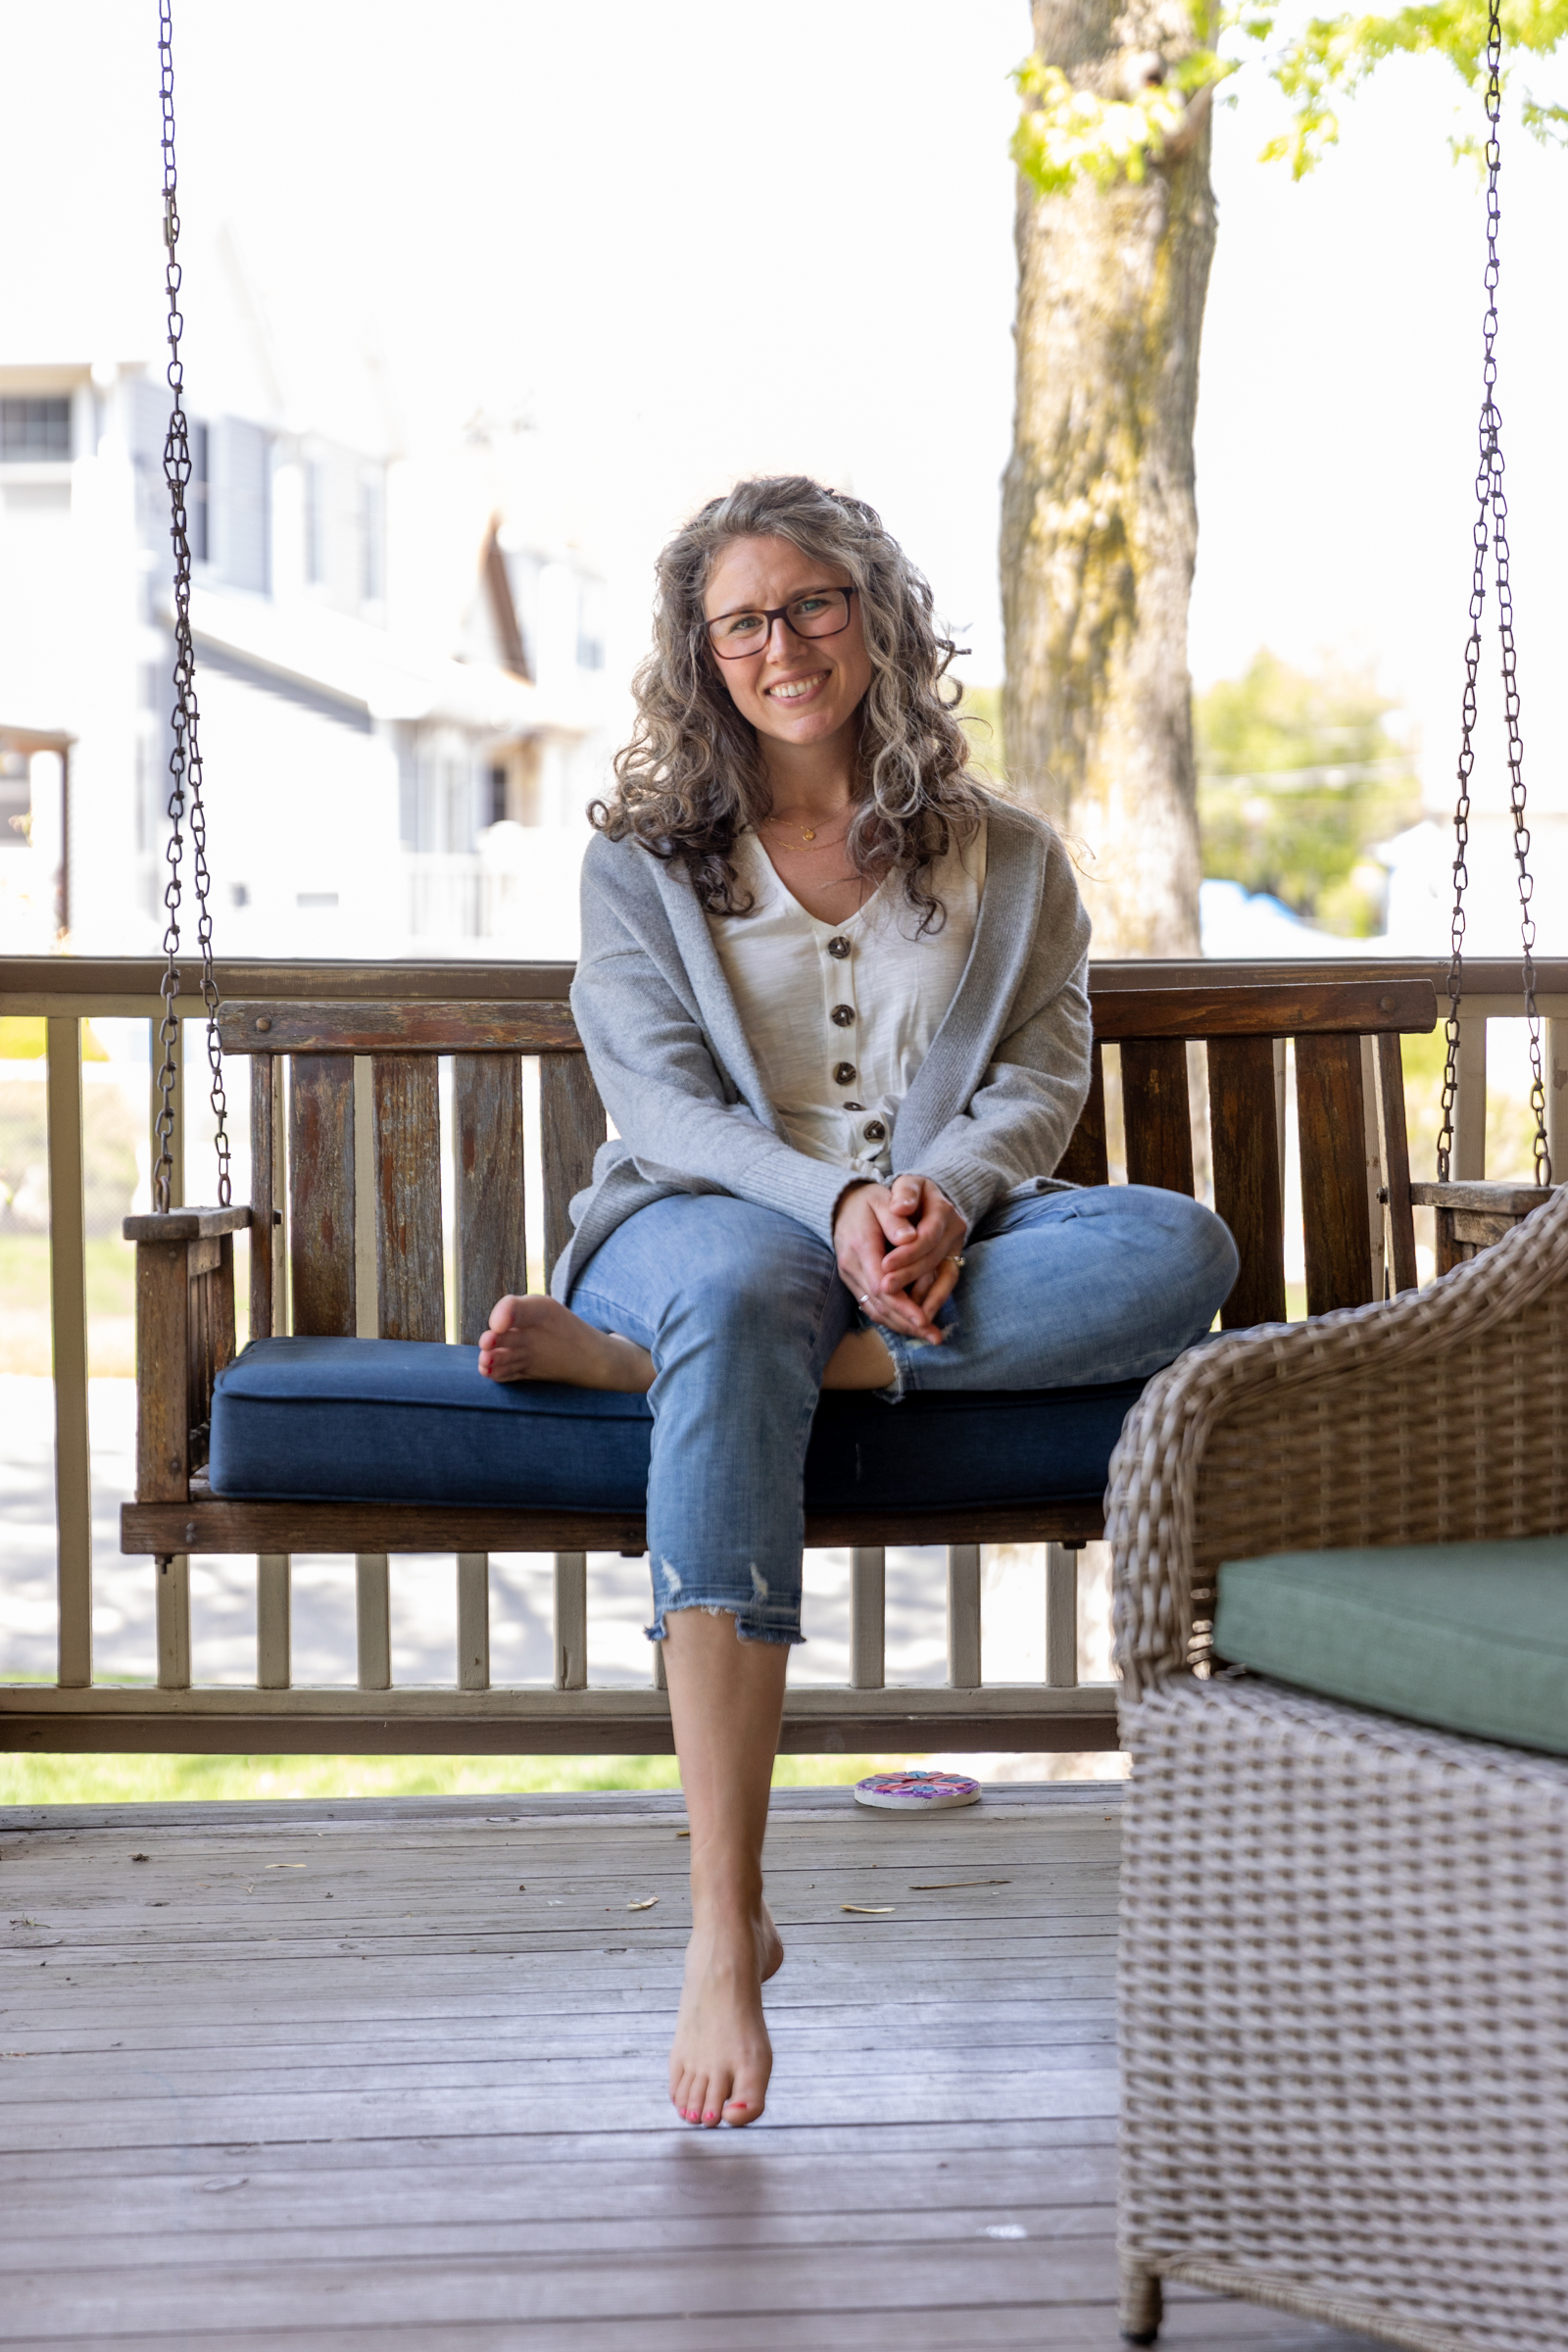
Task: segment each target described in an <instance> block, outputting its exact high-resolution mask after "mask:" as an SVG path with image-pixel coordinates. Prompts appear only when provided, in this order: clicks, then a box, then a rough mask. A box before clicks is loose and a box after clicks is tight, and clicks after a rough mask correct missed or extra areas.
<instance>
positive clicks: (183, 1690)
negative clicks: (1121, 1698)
mask: <svg viewBox="0 0 1568 2352" xmlns="http://www.w3.org/2000/svg"><path fill="white" fill-rule="evenodd" d="M161 970H162V966H161V964H160V963H159V962H158V960H157V959H155V958H151V957H126V958H115V957H79V958H78V957H68V956H60V957H0V1016H5V1015H11V1016H20V1017H23V1018H42V1019H43V1020H44V1021H45V1023H46V1024H47V1067H46V1082H47V1109H48V1181H49V1234H50V1303H51V1317H52V1332H53V1382H54V1403H55V1442H56V1443H55V1524H56V1544H57V1593H58V1620H57V1622H58V1643H57V1658H58V1666H57V1680H56V1684H55V1686H54V1688H53V1690H51V1689H50V1688H49V1687H48V1686H38V1685H32V1686H20V1685H16V1684H12V1685H10V1686H0V1747H6V1746H16V1745H18V1744H20V1743H23V1742H24V1741H25V1744H27V1745H29V1746H42V1745H48V1746H58V1747H97V1748H106V1747H107V1748H113V1747H117V1746H123V1747H135V1746H145V1745H149V1744H157V1745H159V1746H166V1747H167V1746H169V1745H171V1744H174V1742H173V1741H172V1740H171V1739H170V1737H169V1730H170V1726H169V1720H168V1719H169V1717H170V1715H171V1714H177V1715H178V1716H179V1717H180V1718H181V1735H180V1743H181V1744H185V1745H188V1746H189V1747H191V1748H204V1747H209V1746H219V1747H223V1748H230V1747H233V1746H234V1745H235V1744H236V1743H237V1742H236V1736H235V1735H236V1730H237V1728H238V1725H239V1724H240V1723H241V1722H242V1723H243V1724H244V1725H245V1726H246V1727H247V1729H248V1734H249V1738H248V1740H247V1741H246V1743H247V1744H249V1743H254V1745H255V1746H256V1747H258V1748H261V1747H268V1748H272V1749H294V1750H307V1751H308V1750H310V1749H312V1748H318V1747H323V1746H325V1747H330V1748H333V1749H337V1748H343V1747H348V1746H354V1747H359V1748H369V1749H376V1750H383V1751H389V1752H403V1751H410V1752H419V1751H432V1750H434V1751H439V1750H442V1749H446V1748H452V1747H458V1746H462V1747H465V1748H479V1749H490V1750H498V1751H512V1752H515V1751H516V1750H518V1749H519V1748H520V1749H526V1748H527V1747H528V1745H529V1743H530V1742H529V1722H528V1718H529V1715H530V1712H531V1710H530V1709H529V1707H528V1706H527V1705H526V1704H525V1703H524V1702H525V1701H526V1700H527V1698H528V1696H529V1689H528V1687H515V1688H513V1689H510V1690H509V1689H505V1688H494V1689H493V1688H492V1687H491V1684H490V1671H489V1655H490V1630H489V1591H488V1576H487V1573H486V1570H487V1559H486V1555H485V1554H484V1553H482V1552H480V1553H477V1554H474V1555H466V1554H465V1555H463V1556H462V1557H460V1559H459V1561H458V1659H459V1676H458V1681H457V1682H456V1683H455V1684H454V1685H452V1686H450V1687H447V1686H441V1687H432V1686H422V1687H418V1688H404V1689H400V1690H398V1689H393V1688H392V1687H391V1664H390V1635H389V1618H388V1593H387V1562H386V1559H385V1557H384V1555H374V1556H367V1557H363V1558H361V1560H360V1561H359V1564H358V1613H357V1624H358V1663H359V1683H360V1691H359V1692H357V1693H356V1692H352V1691H351V1692H344V1691H338V1690H321V1691H308V1690H300V1689H291V1688H290V1687H289V1683H290V1675H289V1563H288V1560H287V1557H286V1556H283V1555H270V1554H264V1555H262V1556H260V1557H259V1558H258V1561H257V1577H258V1588H257V1597H258V1608H257V1629H258V1631H257V1648H258V1659H257V1682H256V1687H255V1689H254V1690H235V1689H228V1688H225V1689H221V1690H220V1689H216V1688H208V1689H206V1690H201V1689H196V1690H193V1689H191V1687H190V1655H189V1617H188V1604H187V1606H186V1607H185V1608H183V1609H182V1608H180V1607H179V1606H177V1605H175V1603H176V1602H177V1600H178V1598H179V1595H178V1594H176V1593H170V1594H169V1595H165V1594H164V1593H162V1592H160V1594H159V1598H160V1603H161V1605H160V1607H159V1610H158V1619H159V1627H160V1641H159V1656H158V1686H159V1687H158V1689H157V1691H148V1690H145V1689H141V1690H130V1689H125V1688H123V1687H120V1688H114V1687H107V1686H103V1685H98V1686H95V1685H94V1681H93V1660H92V1530H91V1499H90V1460H89V1444H88V1416H87V1401H88V1391H87V1311H86V1261H85V1238H86V1227H85V1214H84V1201H85V1168H84V1158H83V1123H82V1075H81V1054H82V1024H83V1022H84V1021H87V1020H91V1019H95V1018H96V1019H100V1020H125V1019H134V1020H143V1021H146V1022H148V1023H149V1025H150V1035H151V1037H152V1039H153V1041H154V1045H156V1030H157V1025H158V1021H159V1018H160V1015H161V1010H162V1007H161V1004H160V1000H159V996H158V983H159V978H160V974H161ZM1466 977H1467V994H1466V997H1465V1001H1464V1005H1463V1006H1462V1032H1463V1050H1462V1053H1461V1056H1460V1086H1459V1099H1458V1105H1457V1118H1456V1124H1455V1147H1454V1160H1453V1174H1454V1176H1455V1178H1457V1179H1471V1180H1474V1179H1478V1178H1481V1177H1484V1176H1485V1175H1486V1173H1487V1169H1486V1133H1487V1035H1488V1026H1489V1023H1490V1022H1492V1021H1494V1020H1497V1019H1503V1018H1513V1019H1516V1018H1518V1017H1519V1016H1520V1014H1521V1013H1522V1011H1523V1004H1522V999H1521V996H1520V993H1519V980H1518V967H1517V965H1516V964H1513V963H1510V962H1504V961H1501V960H1495V959H1479V958H1478V959H1476V960H1475V961H1473V962H1472V963H1471V964H1469V965H1468V966H1467V973H1466ZM183 978H184V987H183V992H182V994H181V997H180V999H179V1001H178V1010H179V1013H180V1016H181V1020H182V1022H188V1021H190V1020H192V1019H195V1020H198V1021H199V1020H200V1019H201V1017H202V1004H201V994H200V986H199V974H198V973H197V972H196V970H195V969H194V968H187V969H186V970H185V972H184V975H183ZM1368 978H1374V979H1376V978H1389V979H1396V978H1416V979H1427V978H1430V979H1431V980H1432V981H1433V982H1434V984H1435V985H1436V987H1437V988H1438V991H1439V994H1440V999H1441V997H1442V992H1443V990H1444V987H1445V984H1446V964H1444V963H1439V962H1432V963H1427V962H1421V961H1414V960H1410V959H1401V960H1399V961H1397V962H1396V961H1393V960H1372V959H1366V958H1360V959H1346V960H1344V961H1336V962H1332V963H1329V962H1313V963H1311V964H1302V965H1291V964H1266V965H1250V966H1248V965H1238V964H1227V963H1223V962H1208V963H1204V964H1180V963H1164V964H1160V965H1150V964H1136V965H1103V966H1100V967H1098V968H1097V971H1096V974H1095V985H1096V990H1097V993H1099V992H1100V991H1101V990H1113V989H1114V988H1116V987H1117V986H1118V985H1119V986H1148V985H1151V984H1152V983H1158V984H1162V985H1166V986H1174V987H1180V986H1183V985H1189V986H1196V985H1200V984H1205V983H1210V982H1213V981H1215V980H1224V981H1226V982H1228V983H1230V984H1231V985H1232V986H1235V985H1237V984H1242V985H1245V984H1246V983H1247V982H1248V981H1249V980H1250V979H1255V980H1257V981H1258V982H1263V981H1272V982H1282V981H1307V980H1311V981H1323V980H1332V979H1362V980H1365V979H1368ZM569 979H570V967H569V965H564V964H561V963H521V962H517V963H500V962H476V961H475V962H469V961H456V960H454V961H450V962H449V961H442V962H439V963H426V964H417V963H398V964H391V963H387V964H376V963H353V962H336V963H332V962H328V963H311V962H286V963H277V962H268V963H233V964H224V965H221V966H220V971H219V980H220V986H221V992H222V994H223V996H224V997H225V998H249V999H255V998H263V997H265V998H269V999H288V998H295V999H307V1000H310V1001H312V1002H328V1001H337V1002H344V1001H360V1002H373V1001H376V1000H380V999H386V998H389V997H395V998H399V999H410V998H416V999H419V998H422V999H426V1000H431V1001H441V1000H443V999H447V1000H451V999H456V1000H465V1001H469V1002H471V1001H473V1000H475V999H482V998H488V999H493V1000H497V1001H500V1002H516V1001H519V1000H523V1001H525V1000H529V999H540V998H548V999H554V1000H559V999H560V998H562V997H564V995H565V994H566V989H567V985H568V983H569ZM1537 993H1538V1002H1539V1004H1540V1007H1541V1010H1542V1012H1543V1014H1544V1016H1545V1019H1546V1054H1547V1098H1548V1109H1549V1120H1550V1135H1551V1147H1552V1153H1553V1159H1554V1162H1555V1166H1556V1168H1557V1170H1558V1171H1559V1176H1560V1177H1561V1176H1568V958H1559V959H1550V960H1545V961H1543V962H1542V963H1541V964H1540V965H1539V966H1538V992H1537ZM157 1059H158V1056H157V1053H156V1050H154V1051H153V1053H152V1054H151V1055H150V1060H149V1097H150V1100H149V1107H148V1117H149V1123H150V1122H151V1119H152V1117H153V1115H154V1111H155V1108H156V1104H155V1103H153V1102H152V1100H151V1095H152V1073H153V1071H154V1070H155V1069H156V1064H157ZM187 1066H188V1069H189V1071H190V1072H191V1073H192V1075H191V1077H190V1080H189V1082H190V1083H191V1084H194V1085H197V1086H198V1087H200V1085H201V1083H202V1080H203V1078H204V1076H205V1061H204V1057H203V1055H202V1054H201V1053H200V1051H199V1050H198V1051H197V1052H196V1053H195V1054H194V1055H191V1056H189V1057H187ZM184 1076H185V1073H184V1071H183V1070H182V1086H181V1087H180V1088H178V1089H176V1092H175V1113H176V1123H175V1135H174V1143H173V1157H174V1185H173V1205H176V1206H177V1205H180V1204H181V1203H182V1202H183V1201H184V1199H185V1197H186V1185H187V1183H188V1182H189V1183H191V1184H192V1187H193V1192H194V1197H195V1198H196V1199H197V1200H205V1199H206V1198H208V1197H209V1195H210V1191H211V1186H210V1183H209V1182H208V1181H207V1179H206V1177H205V1172H204V1173H203V1174H202V1175H201V1176H195V1175H194V1172H192V1171H187V1168H186V1155H185V1139H184V1128H185V1118H184V1106H183V1081H184ZM1281 1079H1282V1082H1283V1070H1282V1071H1281ZM241 1091H242V1090H239V1089H231V1095H237V1094H239V1093H241ZM240 1116H241V1118H243V1112H241V1113H240ZM360 1226H361V1232H362V1234H364V1235H369V1234H371V1232H372V1230H373V1229H372V1225H371V1221H370V1220H369V1219H362V1220H360ZM370 1246H371V1247H372V1248H373V1241H372V1242H371V1244H370ZM371 1289H372V1295H373V1276H372V1282H371ZM584 1540H585V1541H590V1540H591V1538H590V1537H589V1536H588V1535H587V1534H586V1532H585V1538H584ZM909 1540H910V1541H915V1540H917V1539H915V1538H913V1537H910V1539H909ZM919 1540H927V1541H939V1540H940V1531H938V1530H935V1529H933V1531H932V1535H931V1536H930V1537H929V1538H923V1539H919ZM615 1541H616V1540H615V1536H614V1532H613V1529H608V1528H607V1529H606V1530H605V1531H604V1533H603V1535H602V1537H601V1539H600V1547H603V1548H606V1549H613V1548H614V1547H615ZM586 1562H587V1553H586V1551H580V1552H564V1553H559V1554H558V1555H557V1559H556V1590H555V1606H556V1644H555V1646H556V1674H555V1685H556V1689H557V1691H571V1692H572V1694H573V1701H572V1706H571V1719H570V1723H569V1726H568V1725H567V1724H566V1723H565V1722H564V1721H563V1722H561V1723H551V1724H549V1725H548V1726H547V1725H546V1724H545V1723H544V1722H543V1721H542V1720H541V1722H540V1723H539V1724H538V1725H537V1726H535V1727H534V1728H535V1731H536V1734H537V1744H538V1745H540V1746H543V1747H548V1748H551V1749H557V1748H561V1747H563V1746H570V1747H575V1748H578V1749H584V1750H588V1751H592V1750H593V1749H594V1748H595V1747H596V1745H611V1744H614V1745H619V1746H624V1745H625V1744H626V1743H627V1741H626V1737H625V1735H626V1731H627V1723H628V1718H630V1719H632V1721H633V1722H634V1723H635V1726H636V1727H637V1729H638V1731H639V1736H641V1734H642V1732H643V1731H645V1732H646V1740H645V1742H644V1743H645V1744H646V1746H647V1747H648V1748H649V1749H650V1750H655V1749H659V1748H667V1746H668V1744H669V1732H668V1712H667V1705H666V1702H665V1699H664V1695H663V1691H662V1687H661V1684H662V1677H661V1675H660V1672H659V1665H660V1660H659V1653H658V1652H657V1650H656V1653H655V1662H654V1668H653V1679H652V1684H651V1686H650V1688H648V1689H647V1690H646V1691H642V1692H639V1691H626V1690H620V1689H616V1690H610V1689H606V1690H604V1691H601V1692H595V1691H591V1690H590V1689H588V1688H587V1672H586V1656H587V1574H586ZM170 1566H171V1568H172V1570H173V1572H174V1574H175V1575H176V1578H178V1577H180V1576H182V1575H183V1573H184V1572H185V1571H186V1568H187V1563H186V1562H185V1561H184V1560H183V1559H180V1560H178V1561H177V1562H173V1563H171V1564H170ZM169 1572H170V1571H169V1570H168V1569H166V1571H165V1573H166V1574H168V1573H169ZM153 1573H154V1564H153V1562H152V1561H151V1560H149V1562H148V1574H149V1576H150V1577H151V1576H152V1575H153ZM0 1575H3V1568H0ZM884 1582H885V1576H884V1554H883V1552H882V1551H880V1550H870V1549H866V1550H860V1551H857V1552H856V1553H855V1555H854V1562H853V1576H852V1597H851V1676H850V1685H849V1688H848V1690H831V1689H815V1690H813V1689H802V1690H800V1691H795V1692H793V1693H792V1697H791V1705H790V1714H789V1719H788V1723H787V1732H786V1740H787V1744H789V1745H791V1746H793V1747H795V1748H797V1749H807V1750H809V1749H810V1748H811V1746H812V1745H813V1744H817V1745H821V1744H824V1743H830V1744H832V1745H834V1746H840V1745H843V1744H846V1743H847V1727H848V1733H849V1736H850V1737H854V1736H856V1734H857V1733H858V1740H857V1743H859V1744H866V1745H870V1746H875V1747H878V1748H888V1747H892V1746H896V1745H898V1744H900V1743H903V1744H905V1745H907V1746H908V1747H911V1748H912V1747H924V1746H942V1747H948V1746H963V1745H967V1746H971V1747H972V1746H995V1747H999V1748H1005V1747H1009V1746H1017V1745H1020V1744H1026V1745H1030V1746H1037V1745H1038V1746H1044V1745H1048V1744H1049V1745H1051V1746H1054V1747H1057V1748H1072V1747H1075V1746H1081V1747H1086V1748H1087V1747H1097V1746H1104V1745H1108V1744H1112V1743H1113V1741H1114V1691H1113V1688H1112V1687H1111V1686H1109V1685H1095V1684H1086V1685H1080V1684H1079V1681H1078V1665H1077V1659H1078V1607H1079V1596H1078V1590H1077V1586H1078V1569H1077V1557H1076V1552H1075V1550H1074V1549H1073V1548H1069V1547H1068V1546H1065V1545H1063V1544H1049V1545H1048V1547H1047V1561H1046V1580H1045V1589H1046V1603H1045V1605H1046V1625H1045V1636H1046V1642H1045V1649H1046V1671H1045V1679H1044V1684H1043V1686H1040V1685H1029V1684H1017V1683H1011V1684H1007V1685H1003V1686H995V1685H993V1686H989V1687H988V1686H987V1685H985V1684H984V1682H983V1680H982V1674H981V1636H982V1590H983V1578H982V1558H981V1547H980V1546H979V1545H978V1544H950V1545H949V1547H948V1557H947V1564H946V1586H947V1590H946V1612H947V1626H948V1682H947V1688H946V1689H942V1690H938V1689H908V1690H906V1691H900V1692H898V1693H897V1694H895V1693H894V1692H893V1691H888V1690H887V1689H886V1688H885V1659H884V1642H885V1611H884ZM860 1692H864V1693H867V1694H870V1693H872V1692H874V1693H875V1699H874V1700H873V1699H871V1698H870V1697H869V1695H867V1698H866V1701H865V1706H864V1717H865V1719H864V1722H863V1725H861V1724H858V1720H857V1718H858V1709H857V1703H856V1702H857V1694H858V1693H860ZM89 1693H90V1696H89V1695H88V1694H89ZM350 1700H356V1701H357V1702H358V1703H357V1704H356V1705H354V1706H352V1707H348V1708H346V1704H345V1702H346V1701H350ZM600 1702H602V1703H600ZM317 1717H319V1718H320V1719H321V1724H320V1726H319V1727H318V1728H316V1729H314V1730H313V1719H314V1718H317ZM327 1719H330V1721H329V1722H328V1721H327ZM818 1719H820V1722H821V1724H822V1725H823V1726H826V1725H828V1724H829V1723H830V1722H831V1724H832V1726H833V1733H832V1737H831V1740H830V1741H824V1740H821V1739H818V1738H816V1737H815V1735H814V1734H813V1724H814V1723H815V1722H816V1721H817V1720H818ZM612 1721H614V1722H616V1723H618V1725H619V1730H620V1735H621V1736H620V1737H618V1738H617V1739H615V1740H613V1741H612V1740H610V1739H609V1738H607V1737H604V1734H605V1732H606V1730H607V1728H608V1727H609V1726H610V1725H611V1723H612Z"/></svg>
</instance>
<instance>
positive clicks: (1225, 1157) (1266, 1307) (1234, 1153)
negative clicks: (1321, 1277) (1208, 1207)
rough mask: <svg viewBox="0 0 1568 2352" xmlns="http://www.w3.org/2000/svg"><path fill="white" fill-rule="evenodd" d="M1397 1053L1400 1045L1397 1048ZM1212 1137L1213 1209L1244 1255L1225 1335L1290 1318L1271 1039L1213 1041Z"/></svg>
mask: <svg viewBox="0 0 1568 2352" xmlns="http://www.w3.org/2000/svg"><path fill="white" fill-rule="evenodd" d="M1394 1042H1395V1049H1396V1052H1397V1048H1398V1040H1397V1039H1396V1040H1395V1041H1394ZM1208 1131H1209V1145H1210V1149H1211V1152H1212V1153H1213V1165H1214V1206H1215V1208H1216V1209H1217V1210H1218V1211H1219V1214H1220V1215H1221V1216H1222V1217H1223V1218H1224V1220H1225V1222H1226V1224H1227V1225H1228V1226H1229V1227H1230V1229H1231V1234H1232V1237H1233V1239H1234V1241H1235V1243H1236V1247H1237V1250H1238V1251H1239V1252H1240V1255H1241V1260H1242V1270H1241V1273H1240V1274H1239V1275H1238V1277H1237V1281H1236V1288H1235V1289H1234V1290H1233V1291H1232V1293H1231V1295H1230V1297H1229V1298H1228V1299H1226V1301H1225V1304H1224V1305H1223V1306H1222V1307H1221V1309H1220V1322H1221V1324H1222V1325H1223V1327H1224V1329H1225V1330H1227V1331H1244V1330H1246V1329H1247V1328H1248V1326H1249V1325H1250V1324H1253V1323H1280V1322H1283V1321H1284V1319H1285V1202H1284V1197H1283V1185H1282V1170H1281V1161H1282V1160H1283V1158H1284V1152H1283V1150H1282V1142H1283V1139H1282V1137H1281V1134H1280V1119H1279V1097H1278V1089H1277V1082H1276V1068H1275V1054H1274V1040H1273V1039H1272V1038H1271V1037H1213V1038H1210V1039H1209V1041H1208Z"/></svg>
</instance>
